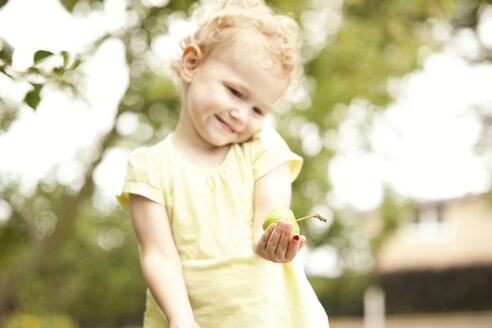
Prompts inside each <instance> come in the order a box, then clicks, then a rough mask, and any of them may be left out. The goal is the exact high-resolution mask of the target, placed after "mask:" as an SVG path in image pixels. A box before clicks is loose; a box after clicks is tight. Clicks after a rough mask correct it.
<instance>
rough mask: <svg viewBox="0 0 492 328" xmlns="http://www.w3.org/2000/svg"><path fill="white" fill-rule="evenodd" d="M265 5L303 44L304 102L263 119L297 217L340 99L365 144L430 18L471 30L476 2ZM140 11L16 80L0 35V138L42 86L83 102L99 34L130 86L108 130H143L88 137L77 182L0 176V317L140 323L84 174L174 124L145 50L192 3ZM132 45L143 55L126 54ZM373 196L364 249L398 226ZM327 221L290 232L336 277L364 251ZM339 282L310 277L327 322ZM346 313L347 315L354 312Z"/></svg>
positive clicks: (137, 277)
mask: <svg viewBox="0 0 492 328" xmlns="http://www.w3.org/2000/svg"><path fill="white" fill-rule="evenodd" d="M267 2H268V3H269V4H270V5H271V6H272V7H274V8H275V9H277V10H278V11H280V12H283V13H292V15H293V16H294V17H295V18H296V19H297V20H298V21H299V22H300V23H301V25H302V28H303V31H304V34H305V44H304V48H303V53H304V57H305V65H304V75H303V76H302V77H301V79H300V81H299V85H300V89H301V90H305V94H302V93H301V96H299V94H297V95H298V96H297V97H294V98H293V100H291V101H290V102H286V103H283V104H281V105H280V107H279V109H278V111H277V113H276V114H275V121H276V125H277V130H278V131H279V132H280V133H281V134H282V135H283V136H284V137H285V139H286V140H287V141H288V143H289V144H290V145H291V147H292V149H293V150H294V151H295V152H297V153H299V154H301V155H303V157H304V158H305V166H304V169H303V171H302V173H301V175H300V177H299V178H298V179H297V180H296V182H295V185H294V190H293V192H294V194H293V204H292V207H293V209H294V211H295V212H296V214H297V215H301V214H305V213H309V212H311V211H312V210H313V208H318V207H324V208H327V207H329V205H330V204H329V203H328V201H327V195H328V194H329V191H330V189H331V184H330V180H329V177H328V175H327V168H328V163H329V161H330V159H331V158H333V156H335V155H336V151H337V150H336V147H333V143H335V144H336V141H337V128H338V127H339V126H340V124H341V123H342V122H344V121H345V119H346V118H347V117H348V115H349V108H350V106H351V105H352V104H354V102H357V103H359V104H363V105H364V108H365V111H366V115H365V116H364V120H363V122H362V123H361V126H360V129H359V133H360V135H358V136H357V138H356V141H357V142H359V143H360V144H361V147H368V146H367V145H365V144H364V140H366V138H365V133H366V132H367V131H368V128H369V127H370V123H371V119H372V117H373V116H372V114H374V113H376V112H378V111H380V110H383V109H384V107H385V106H386V105H387V104H388V103H389V102H390V101H391V97H390V95H389V93H388V88H387V81H388V78H389V77H398V76H402V75H403V74H405V73H407V72H410V71H412V70H414V69H416V68H417V67H418V65H419V60H418V59H419V55H418V54H419V49H422V48H421V47H422V45H427V46H428V47H439V46H440V44H439V43H438V42H436V41H435V40H434V39H433V38H432V27H433V24H435V23H436V22H439V21H444V22H451V23H452V24H454V25H453V26H455V28H456V29H460V28H464V27H466V28H471V29H473V30H475V29H476V26H477V17H478V14H479V12H480V10H481V9H483V7H484V6H485V5H487V4H490V1H480V0H419V1H401V0H393V1H378V0H365V1H362V0H345V1H341V0H340V1H339V0H311V1H295V0H283V1H280V0H272V1H267ZM60 3H61V4H62V5H63V6H64V7H65V8H66V10H67V11H69V12H78V10H80V11H81V12H83V10H81V8H85V9H84V10H87V8H89V11H98V10H101V5H102V4H104V0H60ZM149 3H151V2H146V1H144V2H142V1H138V0H127V8H126V11H127V13H128V16H129V17H133V18H135V19H134V20H132V23H131V24H128V26H126V27H125V28H123V29H121V30H119V31H117V32H114V33H108V34H107V35H104V36H103V37H101V38H100V39H98V40H95V41H94V43H93V45H92V46H91V47H89V48H87V49H86V51H85V52H84V53H77V54H69V53H67V52H63V51H62V52H60V53H54V52H51V51H49V50H44V49H40V50H39V51H37V52H36V53H35V54H34V58H33V65H32V66H31V67H29V68H28V69H26V70H25V71H16V70H15V69H14V68H13V67H12V55H13V53H14V51H15V49H14V48H12V46H10V45H9V44H8V43H7V42H6V41H5V40H1V39H0V77H4V78H7V79H9V80H11V81H12V82H13V83H14V82H19V81H20V82H25V83H29V84H30V86H31V88H30V89H29V90H28V91H26V94H25V97H24V103H23V104H19V103H12V102H10V101H9V100H8V99H0V122H1V124H0V133H2V132H3V133H8V129H9V126H10V124H11V123H12V122H13V121H15V119H16V118H17V115H18V113H19V110H20V108H21V107H22V106H25V105H27V106H29V107H31V108H32V109H33V110H35V109H36V108H37V106H38V104H39V102H40V101H42V97H43V90H44V88H45V86H46V85H48V84H52V85H55V86H56V87H60V88H68V89H70V90H71V91H72V92H73V95H74V96H77V97H83V94H80V93H81V92H80V90H79V87H78V85H79V82H80V81H81V79H82V78H83V66H84V62H85V61H87V60H89V59H90V58H91V57H92V56H94V54H95V52H96V51H97V49H98V48H99V46H100V45H101V44H103V43H104V42H105V41H106V40H108V39H109V38H117V39H119V40H121V41H122V43H123V44H124V46H125V51H126V53H125V55H126V60H127V64H128V67H129V68H130V76H129V77H130V83H129V86H128V88H127V90H126V92H125V94H124V96H123V98H122V99H121V101H120V103H119V106H118V110H117V113H116V116H115V122H117V121H118V119H120V117H122V116H123V115H136V116H137V117H138V119H139V122H140V125H141V126H145V127H150V128H151V129H152V131H154V133H153V135H152V137H150V138H142V137H139V135H138V130H137V132H136V134H134V135H120V134H118V131H117V129H116V128H115V126H113V128H112V129H110V130H109V131H107V133H106V134H105V135H103V136H101V139H100V143H99V144H98V145H95V146H94V147H93V148H91V149H85V150H81V153H80V156H78V157H77V158H76V160H77V161H79V162H80V163H81V164H82V165H83V167H84V168H85V174H84V176H83V177H82V180H81V183H80V186H76V187H73V186H72V187H71V186H66V185H63V184H61V183H60V182H58V181H57V178H56V175H57V170H58V168H57V167H55V168H53V171H52V173H51V174H49V175H47V176H46V177H45V178H44V179H43V180H42V181H39V183H38V184H37V185H36V186H35V188H28V189H27V190H26V188H25V187H24V186H23V185H22V179H21V177H18V176H10V175H2V176H0V193H1V194H0V202H1V204H0V205H2V206H3V208H4V209H6V210H5V211H7V212H9V213H10V217H9V218H8V219H6V220H3V221H0V254H1V256H0V317H4V315H3V314H5V313H7V312H12V311H23V312H29V313H67V314H70V316H71V317H73V318H75V319H76V320H77V322H79V323H80V324H81V325H84V326H91V327H96V326H108V325H123V324H128V323H139V322H140V316H141V314H142V311H143V306H144V302H143V300H144V294H143V290H144V283H143V279H142V277H141V273H140V267H139V261H138V248H137V247H136V245H137V244H136V239H135V237H134V235H133V232H132V229H131V225H130V223H129V221H128V220H127V219H125V218H127V214H126V213H125V212H124V211H123V210H122V209H121V208H119V207H117V206H115V204H114V200H107V199H105V198H104V196H102V195H101V194H100V192H99V191H98V188H97V186H95V184H94V182H93V173H94V171H95V169H96V168H97V167H98V165H99V164H100V163H101V161H102V160H103V158H104V155H105V153H107V152H108V151H109V150H111V149H113V148H118V147H122V148H125V149H133V148H135V147H137V146H139V145H141V144H142V143H145V144H152V143H155V142H157V141H158V140H160V139H162V138H163V137H164V136H165V135H166V134H167V133H169V131H171V130H172V129H173V127H174V125H175V123H176V121H177V118H178V115H179V94H178V91H177V90H176V88H175V86H174V84H173V82H172V81H171V79H170V77H169V76H164V75H160V74H157V73H155V71H154V70H153V69H152V67H151V65H150V64H149V62H150V61H149V60H148V59H149V57H148V54H149V52H150V51H151V45H152V42H153V40H155V39H156V38H157V37H159V36H161V35H163V34H165V33H166V32H167V31H168V23H169V22H170V21H171V20H172V17H174V15H175V14H176V13H178V12H182V14H183V15H184V16H187V15H189V14H190V7H192V5H193V4H194V3H195V1H191V0H186V1H178V0H172V1H169V2H167V3H166V1H163V2H162V3H163V5H162V6H152V5H150V4H149ZM5 4H6V5H5ZM4 5H5V7H3V8H2V6H4ZM6 6H8V2H6V1H0V8H1V9H0V10H3V9H4V8H6ZM79 14H80V13H79ZM136 43H138V44H140V45H143V48H142V47H135V46H134V45H135V44H136ZM484 53H485V54H486V55H485V56H484V57H483V59H482V60H484V61H485V60H490V58H491V57H490V50H486V51H484ZM54 57H58V58H61V61H58V62H62V64H61V65H60V64H52V63H53V61H50V60H49V59H50V58H54ZM2 75H3V76H2ZM307 136H309V137H310V138H306V137H307ZM368 150H369V149H368ZM386 199H387V201H385V203H384V204H383V206H384V208H385V209H387V211H386V212H385V213H387V214H388V215H385V216H384V217H385V218H386V221H385V223H384V224H383V227H384V229H382V231H381V236H379V237H377V240H376V242H375V244H373V246H374V245H376V246H375V247H374V249H377V248H378V247H377V245H379V244H380V243H381V242H382V241H383V239H384V237H385V236H386V235H387V234H388V233H389V232H391V231H392V230H393V229H394V228H395V226H396V225H397V224H398V220H397V215H396V214H395V211H397V209H398V206H397V205H395V206H393V205H392V203H391V199H392V198H391V197H387V198H386ZM108 202H109V205H108ZM111 202H113V203H111ZM332 212H333V213H332V214H333V222H332V224H331V225H330V227H329V229H324V230H323V229H321V230H320V228H319V226H314V225H310V224H308V223H304V222H303V223H302V229H303V232H305V233H306V234H307V235H308V237H309V243H310V246H321V245H331V246H333V247H336V248H337V249H338V250H339V254H340V258H341V260H340V263H341V265H342V268H341V269H342V272H348V273H350V272H357V270H358V268H357V265H356V262H357V261H354V260H353V258H354V250H355V252H357V251H360V250H361V248H366V249H367V248H368V247H369V245H366V246H367V247H366V246H365V245H362V246H361V245H360V238H358V236H360V224H359V222H357V220H356V219H353V217H354V215H353V213H352V214H350V213H349V214H347V213H346V212H344V211H335V210H332ZM351 218H352V219H351ZM354 232H358V233H359V234H357V233H354ZM358 240H359V246H356V245H355V244H357V242H358ZM365 270H367V266H366V267H365ZM366 272H367V271H366ZM346 277H347V276H342V278H340V279H345V280H344V281H332V283H331V284H330V281H329V280H326V279H314V280H313V284H314V286H315V288H316V290H317V292H318V294H319V295H320V299H321V300H322V301H323V304H324V305H325V306H326V307H327V312H328V313H330V314H331V313H341V312H343V311H342V310H339V309H338V307H339V305H340V304H344V302H345V303H347V300H350V299H353V297H354V295H358V294H360V291H361V286H362V285H364V284H365V283H367V280H370V279H368V278H367V276H363V278H362V280H360V281H355V280H353V279H352V278H350V279H349V278H346ZM347 279H348V280H347ZM347 281H349V282H350V283H345V282H347ZM361 284H362V285H361ZM337 286H338V287H337ZM344 286H348V287H347V289H343V288H342V287H344ZM350 286H352V287H350ZM351 297H352V298H351ZM343 299H345V301H343ZM352 307H353V309H352V310H350V311H349V312H350V313H353V312H357V309H358V308H360V306H355V307H354V306H352Z"/></svg>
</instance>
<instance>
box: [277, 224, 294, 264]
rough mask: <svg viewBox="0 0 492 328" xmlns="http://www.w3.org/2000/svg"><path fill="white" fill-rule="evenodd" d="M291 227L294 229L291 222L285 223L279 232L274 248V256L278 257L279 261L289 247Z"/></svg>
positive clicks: (282, 258)
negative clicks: (275, 247)
mask: <svg viewBox="0 0 492 328" xmlns="http://www.w3.org/2000/svg"><path fill="white" fill-rule="evenodd" d="M292 229H294V226H293V225H292V223H286V224H285V225H284V228H283V230H282V232H281V235H280V239H279V242H278V245H277V249H276V250H275V256H276V257H277V258H279V259H280V260H281V261H283V260H284V259H285V254H286V252H287V248H288V247H289V241H290V235H291V234H292Z"/></svg>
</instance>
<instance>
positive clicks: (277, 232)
mask: <svg viewBox="0 0 492 328" xmlns="http://www.w3.org/2000/svg"><path fill="white" fill-rule="evenodd" d="M284 226H285V221H283V220H279V221H277V226H276V227H275V229H274V230H273V231H272V234H271V235H270V238H269V239H268V243H267V246H266V251H267V252H268V253H271V255H273V254H274V253H275V251H276V250H277V246H278V242H279V240H280V237H281V236H282V231H283V230H284Z"/></svg>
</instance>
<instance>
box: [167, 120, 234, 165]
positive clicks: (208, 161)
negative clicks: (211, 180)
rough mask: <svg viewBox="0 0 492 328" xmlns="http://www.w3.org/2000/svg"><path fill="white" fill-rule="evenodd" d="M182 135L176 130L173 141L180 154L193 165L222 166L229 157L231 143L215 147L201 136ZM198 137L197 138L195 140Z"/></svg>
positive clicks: (176, 150) (175, 149)
mask: <svg viewBox="0 0 492 328" xmlns="http://www.w3.org/2000/svg"><path fill="white" fill-rule="evenodd" d="M195 137H198V138H190V136H189V135H188V136H183V135H181V133H180V131H179V129H177V130H176V131H174V133H173V135H172V137H171V143H172V146H173V148H174V151H175V152H176V153H177V154H178V156H179V157H180V158H181V159H183V160H185V161H186V162H188V163H190V164H191V165H193V166H196V167H200V168H205V169H210V168H216V167H218V166H220V165H221V164H222V163H223V162H224V160H225V159H226V157H227V154H228V152H229V149H230V147H231V146H230V145H226V146H222V147H215V146H212V145H210V144H207V143H206V142H205V141H204V140H203V139H201V138H200V137H199V136H195ZM195 139H196V140H195Z"/></svg>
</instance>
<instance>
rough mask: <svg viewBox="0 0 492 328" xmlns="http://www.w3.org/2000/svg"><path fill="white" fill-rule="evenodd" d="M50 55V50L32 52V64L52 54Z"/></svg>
mask: <svg viewBox="0 0 492 328" xmlns="http://www.w3.org/2000/svg"><path fill="white" fill-rule="evenodd" d="M52 55H53V53H52V52H51V51H47V50H38V51H36V53H35V54H34V64H37V63H39V62H40V61H42V60H43V59H45V58H48V57H49V56H52Z"/></svg>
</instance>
